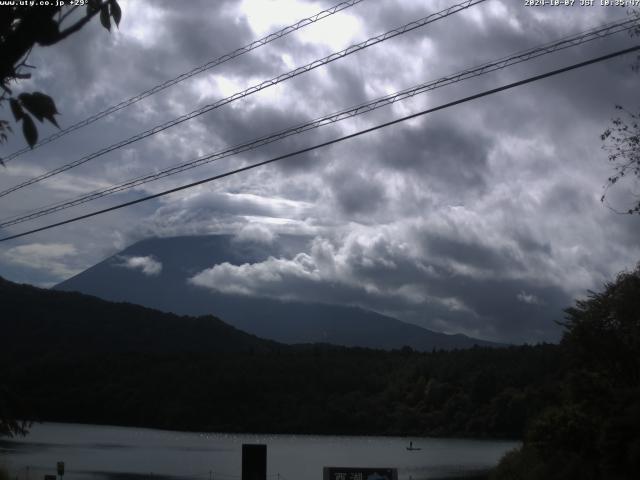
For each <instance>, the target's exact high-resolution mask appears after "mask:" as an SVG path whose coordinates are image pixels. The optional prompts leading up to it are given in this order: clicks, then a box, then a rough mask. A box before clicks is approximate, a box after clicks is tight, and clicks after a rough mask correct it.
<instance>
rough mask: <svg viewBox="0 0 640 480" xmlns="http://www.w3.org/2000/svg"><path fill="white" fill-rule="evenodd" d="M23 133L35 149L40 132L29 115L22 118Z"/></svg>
mask: <svg viewBox="0 0 640 480" xmlns="http://www.w3.org/2000/svg"><path fill="white" fill-rule="evenodd" d="M22 133H23V134H24V138H25V140H26V141H27V143H28V144H29V146H30V147H31V148H33V146H34V145H35V144H36V142H37V141H38V130H37V129H36V125H35V123H33V120H32V119H31V117H30V116H29V115H27V114H25V115H24V117H22Z"/></svg>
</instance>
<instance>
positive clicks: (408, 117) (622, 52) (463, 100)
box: [0, 45, 640, 242]
mask: <svg viewBox="0 0 640 480" xmlns="http://www.w3.org/2000/svg"><path fill="white" fill-rule="evenodd" d="M638 50H640V45H637V46H635V47H630V48H626V49H624V50H618V51H616V52H613V53H610V54H608V55H603V56H600V57H596V58H593V59H591V60H586V61H584V62H580V63H575V64H573V65H569V66H567V67H563V68H560V69H557V70H552V71H550V72H547V73H543V74H540V75H536V76H533V77H529V78H526V79H524V80H520V81H518V82H514V83H510V84H508V85H504V86H502V87H497V88H494V89H491V90H485V91H484V92H481V93H477V94H475V95H471V96H468V97H464V98H461V99H459V100H455V101H453V102H449V103H445V104H443V105H439V106H437V107H434V108H429V109H427V110H422V111H421V112H417V113H413V114H411V115H406V116H404V117H401V118H397V119H395V120H392V121H389V122H385V123H382V124H379V125H376V126H375V127H371V128H367V129H364V130H360V131H358V132H355V133H352V134H349V135H344V136H342V137H339V138H335V139H333V140H329V141H327V142H323V143H319V144H317V145H313V146H311V147H307V148H303V149H301V150H296V151H295V152H290V153H287V154H284V155H280V156H278V157H274V158H271V159H269V160H264V161H262V162H257V163H253V164H251V165H247V166H244V167H240V168H236V169H234V170H230V171H228V172H225V173H221V174H219V175H214V176H212V177H208V178H205V179H202V180H198V181H196V182H192V183H188V184H186V185H182V186H179V187H174V188H171V189H169V190H165V191H163V192H160V193H155V194H153V195H148V196H146V197H142V198H139V199H137V200H132V201H130V202H125V203H121V204H119V205H115V206H112V207H109V208H105V209H102V210H97V211H94V212H91V213H87V214H85V215H80V216H77V217H73V218H70V219H67V220H64V221H61V222H57V223H52V224H50V225H46V226H44V227H40V228H35V229H33V230H28V231H26V232H22V233H18V234H16V235H10V236H8V237H4V238H0V242H5V241H8V240H13V239H16V238H20V237H24V236H26V235H31V234H33V233H37V232H42V231H44V230H49V229H51V228H55V227H59V226H61V225H66V224H69V223H73V222H77V221H79V220H84V219H87V218H91V217H95V216H96V215H101V214H103V213H107V212H111V211H114V210H119V209H121V208H124V207H128V206H131V205H136V204H138V203H142V202H146V201H147V200H152V199H154V198H159V197H163V196H165V195H169V194H170V193H175V192H179V191H181V190H186V189H189V188H193V187H196V186H198V185H202V184H205V183H209V182H212V181H214V180H219V179H221V178H225V177H229V176H231V175H235V174H237V173H241V172H245V171H247V170H253V169H254V168H258V167H261V166H264V165H268V164H270V163H275V162H278V161H280V160H284V159H286V158H291V157H294V156H297V155H300V154H303V153H307V152H311V151H313V150H317V149H319V148H323V147H327V146H329V145H333V144H335V143H340V142H343V141H345V140H349V139H351V138H355V137H359V136H361V135H364V134H367V133H371V132H373V131H376V130H380V129H382V128H386V127H389V126H391V125H395V124H397V123H401V122H404V121H407V120H411V119H413V118H417V117H421V116H423V115H427V114H429V113H433V112H436V111H438V110H444V109H446V108H450V107H453V106H456V105H460V104H462V103H466V102H469V101H472V100H476V99H478V98H482V97H486V96H488V95H493V94H494V93H498V92H502V91H504V90H509V89H511V88H515V87H519V86H521V85H525V84H528V83H532V82H536V81H539V80H542V79H545V78H548V77H552V76H555V75H559V74H561V73H565V72H568V71H571V70H575V69H578V68H582V67H586V66H587V65H592V64H594V63H598V62H602V61H604V60H609V59H611V58H614V57H618V56H621V55H625V54H627V53H631V52H636V51H638Z"/></svg>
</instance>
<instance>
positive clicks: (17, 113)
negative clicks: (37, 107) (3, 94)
mask: <svg viewBox="0 0 640 480" xmlns="http://www.w3.org/2000/svg"><path fill="white" fill-rule="evenodd" d="M9 105H10V106H11V112H12V113H13V118H15V119H16V122H18V121H20V119H21V118H22V115H24V112H23V111H22V106H21V105H20V102H19V101H18V100H16V99H15V98H10V99H9Z"/></svg>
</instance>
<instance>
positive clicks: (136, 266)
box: [116, 256, 162, 276]
mask: <svg viewBox="0 0 640 480" xmlns="http://www.w3.org/2000/svg"><path fill="white" fill-rule="evenodd" d="M120 258H121V259H122V262H121V263H117V264H116V266H118V267H124V268H128V269H130V270H140V271H141V272H142V273H144V274H145V275H147V276H156V275H159V274H160V272H162V263H161V262H159V261H158V260H156V259H155V258H154V257H152V256H148V257H125V256H120Z"/></svg>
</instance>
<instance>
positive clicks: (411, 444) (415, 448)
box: [407, 442, 422, 451]
mask: <svg viewBox="0 0 640 480" xmlns="http://www.w3.org/2000/svg"><path fill="white" fill-rule="evenodd" d="M407 450H409V451H415V450H422V448H420V447H414V446H413V442H409V446H408V447H407Z"/></svg>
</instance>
